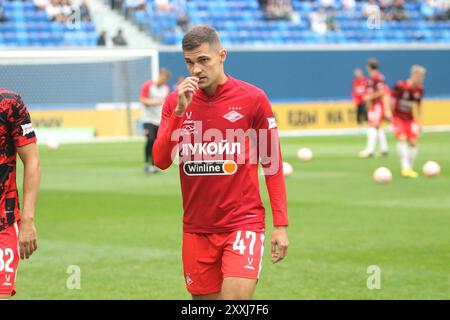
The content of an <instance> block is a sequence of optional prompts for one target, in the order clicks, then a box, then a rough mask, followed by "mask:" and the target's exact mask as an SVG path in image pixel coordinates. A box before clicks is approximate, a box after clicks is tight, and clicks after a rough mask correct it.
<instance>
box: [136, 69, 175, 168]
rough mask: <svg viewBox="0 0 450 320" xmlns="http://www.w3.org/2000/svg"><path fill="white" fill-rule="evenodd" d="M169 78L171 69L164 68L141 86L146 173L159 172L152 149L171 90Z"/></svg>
mask: <svg viewBox="0 0 450 320" xmlns="http://www.w3.org/2000/svg"><path fill="white" fill-rule="evenodd" d="M169 78H170V71H169V70H168V69H164V68H163V69H161V70H160V72H159V75H158V79H156V80H155V81H153V80H148V81H146V82H144V84H143V85H142V87H141V96H140V101H141V103H142V106H143V108H142V124H143V127H144V134H145V137H146V138H147V142H146V144H145V168H144V170H145V173H156V172H157V170H156V168H155V166H154V165H153V154H152V149H153V143H154V142H155V140H156V135H157V133H158V128H159V123H160V121H161V112H162V107H163V104H164V101H165V99H166V97H167V95H168V94H169V91H170V88H169V86H168V85H167V81H168V80H169Z"/></svg>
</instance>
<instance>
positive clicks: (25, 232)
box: [19, 219, 37, 259]
mask: <svg viewBox="0 0 450 320" xmlns="http://www.w3.org/2000/svg"><path fill="white" fill-rule="evenodd" d="M36 249H37V233H36V227H35V225H34V220H32V219H21V221H20V228H19V253H20V259H28V258H29V257H30V256H31V255H32V254H33V252H34V251H36Z"/></svg>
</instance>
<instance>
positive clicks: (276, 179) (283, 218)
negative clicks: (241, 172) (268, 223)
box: [265, 170, 288, 226]
mask: <svg viewBox="0 0 450 320" xmlns="http://www.w3.org/2000/svg"><path fill="white" fill-rule="evenodd" d="M265 178H266V186H267V191H268V192H269V199H270V206H271V208H272V215H273V225H274V226H287V225H288V215H287V199H286V198H287V197H286V185H285V182H284V176H283V171H282V170H279V172H277V173H276V174H274V175H266V176H265Z"/></svg>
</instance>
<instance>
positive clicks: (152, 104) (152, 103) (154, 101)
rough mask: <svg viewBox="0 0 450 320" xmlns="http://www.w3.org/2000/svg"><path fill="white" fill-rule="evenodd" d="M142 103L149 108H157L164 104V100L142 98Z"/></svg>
mask: <svg viewBox="0 0 450 320" xmlns="http://www.w3.org/2000/svg"><path fill="white" fill-rule="evenodd" d="M141 102H142V103H143V104H145V105H146V106H148V107H157V106H160V105H162V104H163V103H164V100H163V99H156V98H155V99H151V98H141Z"/></svg>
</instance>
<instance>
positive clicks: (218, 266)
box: [153, 26, 288, 299]
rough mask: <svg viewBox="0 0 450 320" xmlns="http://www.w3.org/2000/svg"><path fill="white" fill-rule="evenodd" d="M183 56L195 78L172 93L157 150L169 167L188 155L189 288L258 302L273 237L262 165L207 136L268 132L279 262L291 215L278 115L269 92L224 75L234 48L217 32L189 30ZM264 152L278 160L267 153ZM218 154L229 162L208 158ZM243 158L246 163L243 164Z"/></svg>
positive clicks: (244, 148) (198, 294)
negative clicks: (266, 247) (267, 243)
mask: <svg viewBox="0 0 450 320" xmlns="http://www.w3.org/2000/svg"><path fill="white" fill-rule="evenodd" d="M183 54H184V59H185V62H186V65H187V68H188V70H189V72H190V74H191V76H190V77H187V78H186V79H185V80H184V81H183V82H182V83H180V84H179V86H178V89H177V91H175V92H172V93H171V94H170V95H169V96H168V98H167V100H166V102H165V104H164V108H163V112H162V120H161V126H160V130H159V132H158V137H157V140H156V141H155V145H154V147H153V148H154V155H155V156H154V162H155V165H156V166H158V167H159V168H161V169H166V168H167V167H169V166H170V165H171V164H172V160H173V158H174V157H173V152H172V150H178V152H179V155H180V156H183V157H180V159H181V162H180V180H181V189H182V195H183V210H184V216H183V250H182V251H183V269H184V276H185V281H186V287H187V289H188V291H189V292H190V293H191V294H192V297H193V299H251V298H252V297H253V293H254V290H255V288H256V283H257V279H258V277H259V273H260V271H261V262H262V256H263V251H264V246H263V244H264V236H265V235H264V228H265V210H264V206H263V204H262V201H261V198H260V193H259V183H258V163H253V164H252V163H250V162H249V161H247V160H248V159H250V156H249V154H250V153H251V152H252V150H249V147H248V144H247V143H244V144H239V143H236V142H235V141H234V140H230V139H227V138H225V139H224V138H223V136H222V137H220V138H217V136H216V139H215V140H214V139H213V137H211V136H207V134H206V133H207V132H213V131H214V130H215V131H214V132H215V134H216V135H222V134H224V133H225V132H226V131H227V130H231V129H234V130H239V129H242V130H244V131H245V130H251V129H254V130H255V131H258V132H262V133H266V134H267V135H268V137H269V138H268V139H267V141H263V140H264V139H262V138H260V137H258V140H259V141H258V142H259V144H258V146H259V148H258V151H257V152H258V155H259V156H260V157H261V159H262V161H261V162H262V163H263V168H264V169H265V172H266V175H265V179H266V184H267V188H268V191H269V197H270V202H271V207H272V213H273V223H274V229H273V233H272V236H271V245H272V248H271V249H272V262H273V263H276V262H278V261H280V260H281V259H283V258H284V257H285V255H286V251H287V247H288V237H287V225H288V217H287V201H286V187H285V183H284V177H283V172H282V165H281V164H282V159H281V151H280V146H279V140H278V134H277V129H276V122H275V118H274V115H273V112H272V109H271V106H270V103H269V101H268V99H267V97H266V95H265V94H264V92H263V91H262V90H261V89H259V88H257V87H255V86H253V85H251V84H248V83H245V82H243V81H240V80H237V79H234V78H232V77H231V76H229V75H226V74H225V73H224V62H225V60H226V57H227V51H226V50H225V49H224V48H222V46H221V43H220V40H219V36H218V34H217V32H216V31H215V30H214V29H212V28H210V27H208V26H198V27H195V28H193V29H192V30H191V31H189V32H188V33H187V34H186V35H185V36H184V38H183ZM199 135H200V138H198V137H199ZM195 136H197V140H195V139H196V138H195ZM191 137H194V142H192V139H190V138H191ZM199 139H200V141H198V140H199ZM269 140H270V141H269ZM246 142H248V140H246ZM273 143H275V145H276V147H273ZM177 146H178V148H177ZM263 147H267V149H269V150H268V151H269V152H268V154H267V155H269V154H270V156H264V155H263V154H262V152H261V149H262V148H263ZM260 153H261V154H260ZM217 155H219V156H221V157H222V156H224V157H226V159H227V160H226V161H221V160H218V161H212V160H205V159H210V158H211V157H214V156H217ZM239 157H244V158H245V160H246V161H245V162H244V163H241V162H239V161H238V158H239ZM186 159H187V160H186ZM269 168H270V169H269ZM269 171H272V172H270V173H269Z"/></svg>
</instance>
